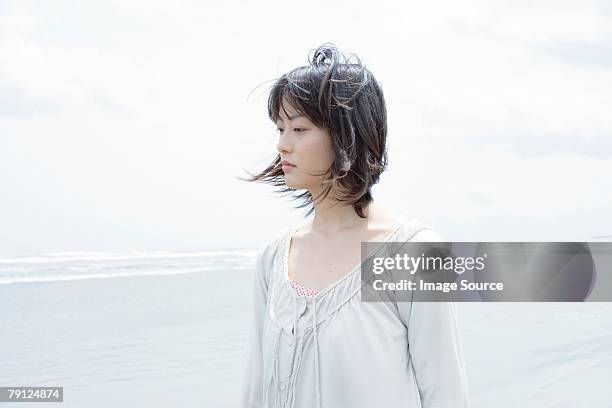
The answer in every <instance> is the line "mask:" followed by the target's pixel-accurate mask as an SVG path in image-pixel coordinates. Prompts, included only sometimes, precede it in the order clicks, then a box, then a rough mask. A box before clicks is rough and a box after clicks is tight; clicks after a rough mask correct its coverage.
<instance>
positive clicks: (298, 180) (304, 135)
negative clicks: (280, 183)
mask: <svg viewBox="0 0 612 408" xmlns="http://www.w3.org/2000/svg"><path fill="white" fill-rule="evenodd" d="M284 106H285V109H286V111H287V113H288V115H289V116H288V117H287V116H285V112H283V110H282V109H281V112H280V117H279V119H278V122H277V123H276V125H277V129H278V132H279V138H278V144H277V145H276V149H277V150H278V153H279V154H280V157H281V161H285V160H286V161H288V162H289V163H291V164H293V166H283V172H284V173H285V184H286V185H287V187H289V188H293V189H307V190H310V191H311V192H313V191H315V192H317V191H319V190H320V188H321V182H322V181H323V180H324V178H325V176H324V175H321V176H317V175H315V174H320V173H324V172H326V171H327V169H328V168H329V167H330V166H331V164H332V163H333V161H334V151H333V147H332V141H331V136H330V134H329V132H328V131H327V129H321V128H318V127H316V126H315V125H314V124H313V123H312V122H311V121H310V120H309V119H308V118H306V117H305V116H300V115H299V114H297V113H296V111H295V109H293V108H292V107H291V106H290V105H287V104H285V105H284Z"/></svg>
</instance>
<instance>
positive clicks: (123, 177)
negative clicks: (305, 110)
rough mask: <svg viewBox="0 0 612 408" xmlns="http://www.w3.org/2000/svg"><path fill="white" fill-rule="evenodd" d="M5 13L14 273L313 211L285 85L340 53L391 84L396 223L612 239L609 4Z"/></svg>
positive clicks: (1, 26)
mask: <svg viewBox="0 0 612 408" xmlns="http://www.w3.org/2000/svg"><path fill="white" fill-rule="evenodd" d="M304 4H305V3H303V2H302V3H298V2H295V3H291V2H281V1H264V2H247V1H227V2H202V1H181V0H178V1H177V0H173V1H161V0H147V1H137V0H120V1H119V0H117V1H97V2H93V1H80V2H74V1H70V2H69V1H62V0H58V1H54V2H38V1H28V0H18V1H8V0H0V256H22V255H30V254H44V253H53V252H71V251H141V250H177V251H191V250H206V249H224V248H249V249H252V248H255V249H256V248H259V247H261V245H262V244H263V243H264V242H265V241H266V240H269V239H270V238H272V237H273V236H274V235H275V234H277V233H279V232H280V231H282V230H284V229H285V228H288V227H289V226H291V225H295V224H297V223H302V222H303V220H304V214H305V212H304V210H296V209H295V208H294V207H295V205H296V202H292V201H290V200H289V199H287V198H282V197H279V196H277V195H275V194H274V189H273V188H272V187H269V186H265V185H261V184H254V183H246V182H244V181H241V180H239V179H238V177H240V176H246V175H247V173H246V172H245V170H249V171H255V170H257V169H261V168H263V166H265V165H266V164H267V163H268V162H269V161H271V160H272V159H273V158H274V155H275V153H276V150H275V149H276V138H277V133H276V132H275V126H274V124H273V123H272V122H271V121H270V120H269V119H268V118H267V111H266V102H267V90H268V88H269V86H270V85H271V83H272V81H273V80H274V79H275V78H277V77H279V76H280V75H282V74H283V73H284V72H287V71H289V70H290V69H292V68H295V67H297V66H301V65H305V64H307V61H308V55H309V53H310V52H311V51H312V50H314V49H315V48H316V47H317V46H318V45H321V44H322V43H325V42H332V43H334V44H336V45H337V46H338V47H339V48H340V49H341V50H343V51H345V52H347V53H353V54H356V55H357V56H359V58H360V59H361V60H362V61H363V63H364V64H365V65H366V67H367V68H368V69H370V71H372V72H373V73H374V75H375V76H376V78H377V80H378V81H379V82H380V83H381V85H382V88H383V91H384V93H385V98H386V103H387V109H388V129H389V133H388V152H389V167H388V169H387V171H386V172H385V173H383V175H382V176H381V180H380V182H379V184H377V185H376V186H375V187H374V189H373V192H374V197H375V199H376V200H377V201H378V202H380V204H381V205H384V206H386V207H390V208H393V209H395V210H397V211H401V212H402V213H404V214H406V215H408V216H410V217H414V218H417V219H419V220H421V221H422V222H425V223H427V224H429V225H431V226H432V227H433V228H434V229H435V230H436V232H438V233H439V234H440V235H441V236H442V237H443V238H445V239H447V240H449V241H593V240H608V241H609V240H612V188H611V187H610V186H611V185H612V183H611V182H610V180H612V115H611V114H610V112H612V6H611V5H610V3H609V2H605V1H574V2H568V1H539V2H528V1H462V2H452V1H444V2H443V1H428V2H423V1H405V0H404V1H381V2H377V3H376V5H374V3H372V2H365V1H351V2H346V1H337V2H333V3H331V2H323V1H313V2H308V6H307V7H305V6H304Z"/></svg>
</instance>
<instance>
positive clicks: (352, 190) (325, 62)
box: [243, 43, 387, 218]
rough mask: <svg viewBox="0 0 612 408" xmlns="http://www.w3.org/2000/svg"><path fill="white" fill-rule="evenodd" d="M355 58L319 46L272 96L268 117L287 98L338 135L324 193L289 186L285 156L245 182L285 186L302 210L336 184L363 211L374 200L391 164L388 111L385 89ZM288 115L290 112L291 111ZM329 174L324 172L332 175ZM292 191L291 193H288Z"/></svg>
mask: <svg viewBox="0 0 612 408" xmlns="http://www.w3.org/2000/svg"><path fill="white" fill-rule="evenodd" d="M352 57H354V58H355V61H354V62H352V61H351V58H348V59H347V58H346V56H345V55H344V54H343V53H342V52H341V51H339V50H338V48H337V47H336V46H335V45H334V44H331V43H325V44H323V45H321V46H319V47H318V48H317V49H316V50H315V51H314V54H313V55H312V57H309V65H306V66H302V67H298V68H295V69H293V70H291V71H290V72H288V73H286V74H284V75H282V76H281V77H280V78H278V79H277V80H276V82H275V83H274V85H273V86H272V88H271V90H270V94H269V97H268V116H269V117H270V119H271V120H272V121H273V122H274V123H276V122H277V120H278V119H279V116H280V109H283V111H284V112H285V114H287V112H286V111H285V108H284V106H283V101H285V103H287V104H288V105H290V106H291V107H292V108H293V109H295V110H296V112H298V113H300V114H302V115H304V116H306V117H307V118H308V119H310V121H311V122H313V123H314V124H315V125H316V126H317V127H319V128H323V129H327V130H328V131H329V133H330V135H331V138H332V145H333V149H334V156H335V157H334V161H333V163H332V165H331V166H330V168H329V169H328V170H327V172H326V173H327V174H329V175H328V176H327V177H326V178H325V179H324V182H323V185H324V186H325V187H324V188H323V190H322V192H321V194H320V195H318V196H317V197H314V198H313V197H312V195H311V194H310V192H309V191H305V192H302V193H295V191H296V190H295V189H292V188H289V187H287V186H286V185H285V176H284V173H283V170H282V167H281V164H280V161H281V158H280V155H277V156H276V158H275V159H274V161H273V162H272V163H271V164H270V165H268V167H266V168H265V169H264V170H262V171H261V172H260V173H258V174H255V175H252V174H251V177H250V178H248V179H243V180H245V181H257V182H264V183H268V184H271V185H274V186H284V188H282V189H280V190H277V192H279V193H288V194H290V195H292V196H293V197H294V199H297V200H300V201H302V204H301V205H299V206H298V207H297V208H303V207H306V206H310V208H309V210H308V212H307V214H306V216H308V215H310V214H311V213H312V212H313V211H314V205H313V200H318V199H319V198H321V199H323V198H325V197H327V196H328V194H329V192H330V191H331V189H332V187H334V186H335V187H336V188H335V189H334V192H337V193H338V194H339V195H337V196H334V198H336V199H337V200H339V201H343V202H349V203H351V204H352V206H353V208H354V209H355V212H356V213H357V215H358V216H359V217H361V218H365V215H364V212H363V210H364V209H365V208H366V207H367V206H368V205H369V204H370V202H372V193H371V188H372V186H373V185H374V184H376V183H377V182H378V179H379V177H380V174H381V173H382V172H383V171H384V170H385V168H386V166H387V151H386V138H387V110H386V105H385V100H384V96H383V92H382V89H381V87H380V85H379V84H378V82H377V81H376V79H375V78H374V75H372V73H371V72H370V71H369V70H368V69H366V68H365V66H364V65H363V64H362V63H361V61H360V59H359V58H358V57H357V56H356V55H354V54H352ZM287 116H288V115H287ZM326 173H323V174H326ZM285 195H286V194H285Z"/></svg>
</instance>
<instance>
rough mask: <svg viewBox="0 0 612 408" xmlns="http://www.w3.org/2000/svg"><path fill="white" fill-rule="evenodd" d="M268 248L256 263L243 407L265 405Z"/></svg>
mask: <svg viewBox="0 0 612 408" xmlns="http://www.w3.org/2000/svg"><path fill="white" fill-rule="evenodd" d="M268 248H269V246H267V245H266V246H265V247H264V248H263V249H261V250H260V251H259V254H258V255H257V261H256V263H255V277H254V280H253V312H252V317H253V321H252V322H251V331H250V335H249V343H248V348H247V363H246V371H245V378H244V383H243V389H242V407H243V408H262V407H263V384H262V372H263V368H262V351H261V338H262V329H263V322H264V316H265V312H266V304H267V298H268V282H267V280H266V273H265V272H266V271H265V263H266V262H265V259H266V254H267V250H268Z"/></svg>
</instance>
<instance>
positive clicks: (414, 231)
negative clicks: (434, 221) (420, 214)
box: [399, 216, 444, 242]
mask: <svg viewBox="0 0 612 408" xmlns="http://www.w3.org/2000/svg"><path fill="white" fill-rule="evenodd" d="M399 238H400V239H399V240H400V241H415V242H443V241H444V239H443V237H442V236H440V235H439V234H438V233H437V232H436V231H435V229H434V228H433V227H432V225H431V224H429V223H426V222H423V221H421V220H420V219H417V218H414V217H408V216H405V217H404V218H403V219H402V221H401V229H400V237H399Z"/></svg>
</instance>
